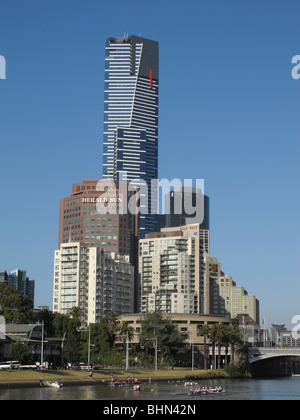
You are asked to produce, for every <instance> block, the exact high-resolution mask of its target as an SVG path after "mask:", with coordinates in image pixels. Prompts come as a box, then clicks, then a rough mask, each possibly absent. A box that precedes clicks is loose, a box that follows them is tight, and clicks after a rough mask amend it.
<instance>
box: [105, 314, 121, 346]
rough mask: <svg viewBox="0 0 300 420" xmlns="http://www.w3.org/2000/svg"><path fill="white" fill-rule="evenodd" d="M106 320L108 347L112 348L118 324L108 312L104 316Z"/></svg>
mask: <svg viewBox="0 0 300 420" xmlns="http://www.w3.org/2000/svg"><path fill="white" fill-rule="evenodd" d="M106 320H107V333H108V336H109V342H110V346H111V347H113V345H114V342H115V334H116V330H117V326H118V324H119V322H118V317H117V315H116V314H114V313H113V312H110V313H109V314H108V315H107V316H106Z"/></svg>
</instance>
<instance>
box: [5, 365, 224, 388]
mask: <svg viewBox="0 0 300 420" xmlns="http://www.w3.org/2000/svg"><path fill="white" fill-rule="evenodd" d="M112 374H113V375H114V378H118V379H120V380H127V379H128V375H130V377H131V378H137V379H139V380H141V381H149V378H151V379H152V380H156V381H158V380H161V381H166V380H167V381H168V380H170V381H171V380H195V379H221V378H224V379H226V378H229V375H228V374H227V373H226V372H224V371H223V370H215V371H212V370H183V369H174V370H158V371H155V370H132V371H129V372H126V371H125V370H121V369H119V370H117V369H112V370H99V371H94V372H93V378H92V379H91V378H90V377H89V373H88V372H87V371H72V370H62V371H57V370H45V371H37V370H12V371H11V370H8V371H2V372H0V388H2V389H3V388H18V387H19V388H24V387H35V386H39V381H40V378H41V377H43V378H44V380H45V381H58V382H61V383H64V384H66V385H68V386H72V385H73V386H77V385H101V384H108V383H109V382H110V380H111V375H112Z"/></svg>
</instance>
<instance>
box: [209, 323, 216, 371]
mask: <svg viewBox="0 0 300 420" xmlns="http://www.w3.org/2000/svg"><path fill="white" fill-rule="evenodd" d="M216 335H217V324H214V325H213V326H212V327H211V328H210V343H211V346H212V366H213V369H216Z"/></svg>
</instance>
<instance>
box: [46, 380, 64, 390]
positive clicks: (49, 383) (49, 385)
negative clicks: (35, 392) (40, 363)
mask: <svg viewBox="0 0 300 420" xmlns="http://www.w3.org/2000/svg"><path fill="white" fill-rule="evenodd" d="M43 386H46V387H50V388H59V389H60V388H62V387H63V384H60V383H59V382H57V381H55V382H50V381H43Z"/></svg>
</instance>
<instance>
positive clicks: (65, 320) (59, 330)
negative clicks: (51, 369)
mask: <svg viewBox="0 0 300 420" xmlns="http://www.w3.org/2000/svg"><path fill="white" fill-rule="evenodd" d="M52 329H53V332H54V335H55V336H56V337H61V338H64V353H65V356H66V358H67V360H68V362H70V363H79V362H80V359H81V343H80V332H79V323H78V319H74V318H70V315H63V314H59V313H56V314H54V318H53V322H52Z"/></svg>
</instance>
